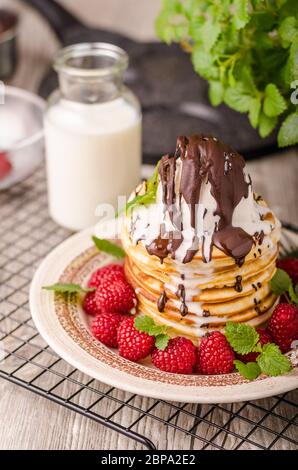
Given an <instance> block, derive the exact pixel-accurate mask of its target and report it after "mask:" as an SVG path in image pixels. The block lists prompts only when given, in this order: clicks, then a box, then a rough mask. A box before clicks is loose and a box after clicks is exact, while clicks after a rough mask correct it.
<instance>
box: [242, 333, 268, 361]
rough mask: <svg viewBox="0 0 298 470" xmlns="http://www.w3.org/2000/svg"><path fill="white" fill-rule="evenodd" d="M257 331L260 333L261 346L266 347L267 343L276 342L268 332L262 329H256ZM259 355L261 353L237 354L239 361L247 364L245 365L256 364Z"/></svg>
mask: <svg viewBox="0 0 298 470" xmlns="http://www.w3.org/2000/svg"><path fill="white" fill-rule="evenodd" d="M256 330H257V332H258V333H259V337H260V343H261V346H264V344H267V343H273V342H274V341H273V339H272V337H271V335H270V334H269V333H268V331H267V330H264V329H262V328H256ZM259 354H260V353H258V352H251V353H248V354H237V359H239V361H242V362H245V364H247V362H256V359H257V357H258V355H259Z"/></svg>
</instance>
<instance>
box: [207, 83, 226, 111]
mask: <svg viewBox="0 0 298 470" xmlns="http://www.w3.org/2000/svg"><path fill="white" fill-rule="evenodd" d="M208 94H209V99H210V101H211V104H212V106H218V105H219V104H220V103H221V102H222V100H223V86H222V84H221V82H216V81H214V80H212V81H211V82H210V83H209V90H208Z"/></svg>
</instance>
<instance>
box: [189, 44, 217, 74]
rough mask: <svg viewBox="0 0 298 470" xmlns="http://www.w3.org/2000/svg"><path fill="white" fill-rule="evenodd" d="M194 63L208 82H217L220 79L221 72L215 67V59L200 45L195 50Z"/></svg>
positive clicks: (195, 67)
mask: <svg viewBox="0 0 298 470" xmlns="http://www.w3.org/2000/svg"><path fill="white" fill-rule="evenodd" d="M191 58H192V63H193V66H194V69H195V71H196V72H197V73H199V74H200V75H202V77H204V78H207V79H208V80H217V79H218V78H219V70H218V68H217V67H216V65H214V57H213V56H212V54H211V53H210V52H207V51H205V50H204V49H202V46H201V44H200V43H198V45H196V46H195V47H194V48H193V52H192V56H191Z"/></svg>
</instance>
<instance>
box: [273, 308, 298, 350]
mask: <svg viewBox="0 0 298 470" xmlns="http://www.w3.org/2000/svg"><path fill="white" fill-rule="evenodd" d="M268 331H269V333H270V334H271V336H272V338H273V340H274V342H275V343H276V344H277V345H278V346H279V348H280V350H281V352H283V353H286V352H288V351H289V350H290V349H291V344H292V342H293V341H294V340H296V339H298V309H297V307H295V305H292V304H285V303H282V304H279V305H277V306H276V307H275V309H274V312H273V314H272V317H271V318H270V321H269V324H268Z"/></svg>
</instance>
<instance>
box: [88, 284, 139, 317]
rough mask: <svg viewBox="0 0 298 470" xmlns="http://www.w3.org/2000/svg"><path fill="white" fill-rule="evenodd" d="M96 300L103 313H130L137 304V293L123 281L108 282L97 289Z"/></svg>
mask: <svg viewBox="0 0 298 470" xmlns="http://www.w3.org/2000/svg"><path fill="white" fill-rule="evenodd" d="M95 300H96V303H97V307H98V308H99V310H101V311H102V312H122V313H129V312H130V311H131V310H132V309H133V307H135V306H136V303H137V300H136V295H135V291H134V290H133V288H132V287H131V285H130V284H128V282H127V281H125V280H122V279H118V280H116V281H111V280H110V279H108V280H106V281H105V282H104V283H103V284H101V285H100V286H99V287H98V288H97V289H96V292H95Z"/></svg>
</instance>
